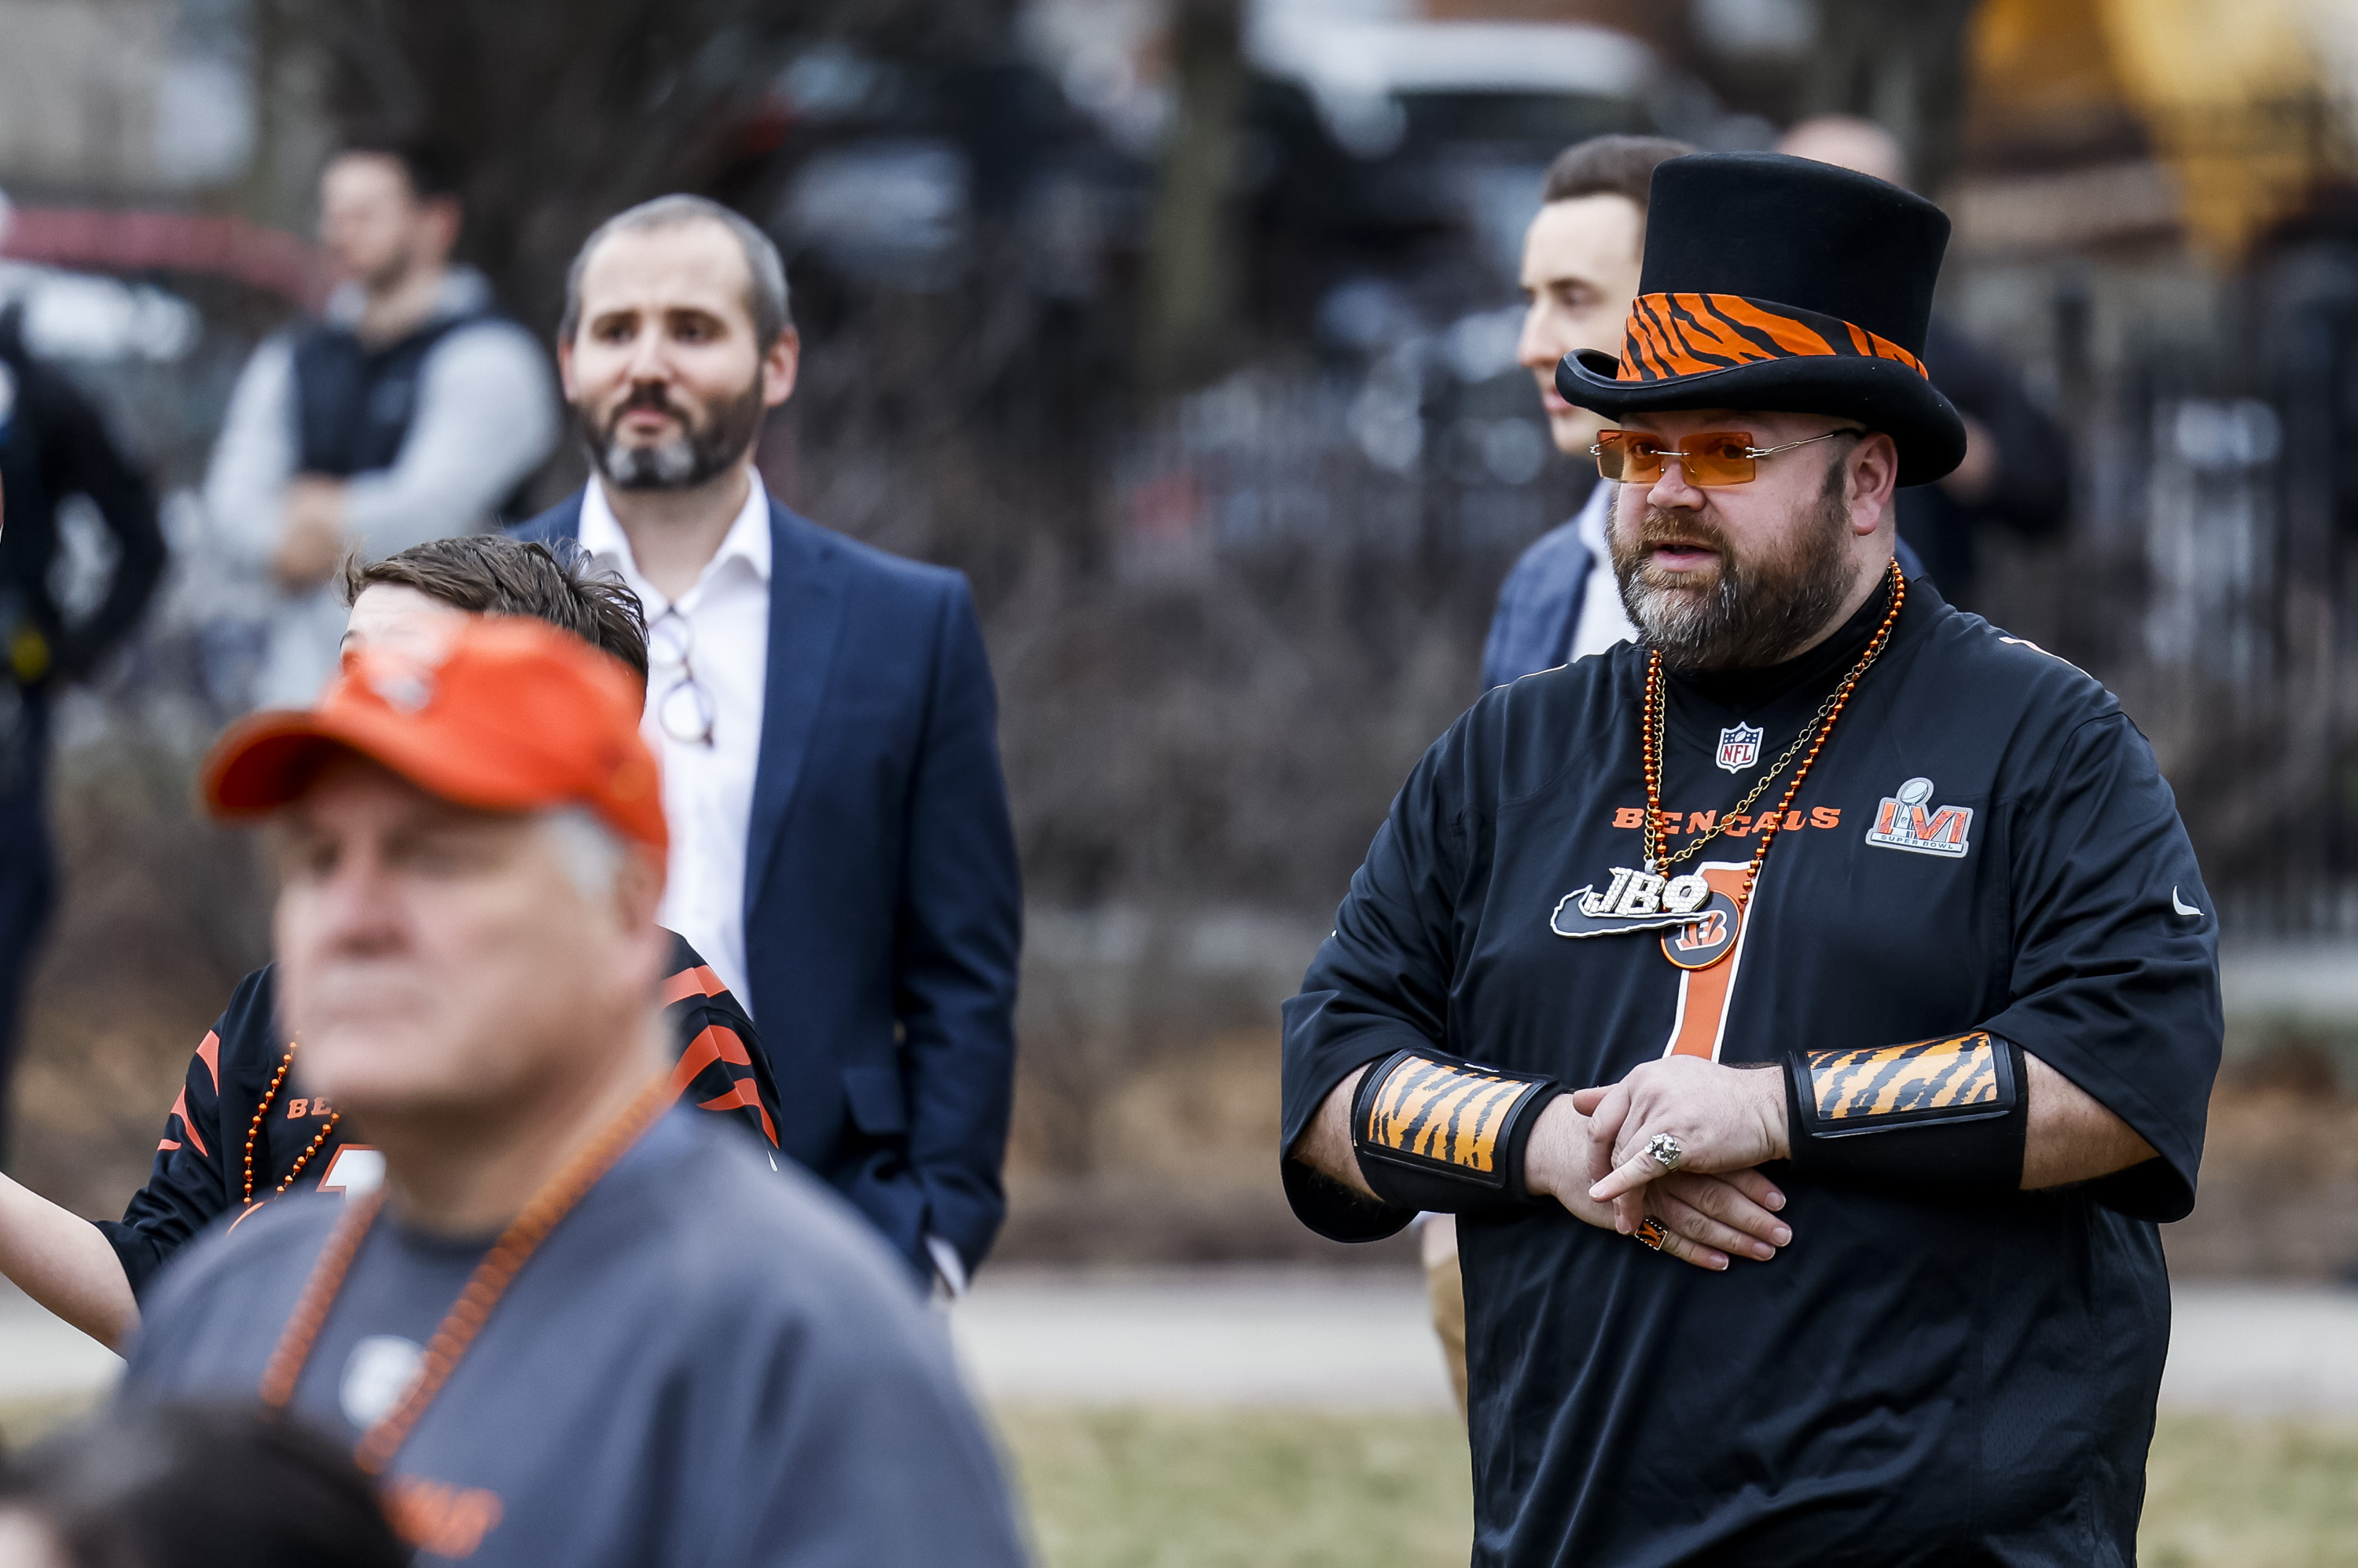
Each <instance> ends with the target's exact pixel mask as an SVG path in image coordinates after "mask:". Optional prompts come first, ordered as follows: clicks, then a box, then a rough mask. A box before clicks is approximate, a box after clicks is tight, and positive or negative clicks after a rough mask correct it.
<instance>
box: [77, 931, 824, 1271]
mask: <svg viewBox="0 0 2358 1568" xmlns="http://www.w3.org/2000/svg"><path fill="white" fill-rule="evenodd" d="M671 943H672V951H671V960H670V978H669V979H666V980H665V982H664V985H663V1008H664V1022H665V1024H666V1025H667V1026H668V1027H669V1029H670V1031H671V1035H672V1041H673V1043H674V1044H676V1046H677V1047H678V1049H679V1064H678V1066H677V1067H676V1069H675V1070H674V1073H673V1076H672V1082H673V1083H674V1085H675V1086H676V1087H677V1088H678V1090H679V1095H680V1098H681V1099H682V1100H683V1101H685V1102H686V1103H687V1104H689V1105H693V1106H696V1107H698V1108H699V1109H703V1110H708V1111H714V1112H717V1113H719V1114H720V1115H723V1116H726V1117H728V1118H730V1119H732V1120H737V1121H741V1122H742V1123H743V1124H744V1125H745V1126H746V1127H748V1128H750V1129H751V1130H752V1131H753V1132H754V1133H755V1134H756V1135H758V1136H759V1137H761V1138H762V1140H763V1150H764V1151H765V1152H768V1153H769V1154H770V1155H771V1163H772V1165H773V1167H774V1166H775V1164H776V1149H777V1144H778V1133H777V1125H778V1115H779V1110H778V1091H777V1086H776V1085H775V1084H773V1082H772V1081H771V1079H770V1066H769V1058H768V1057H767V1056H765V1055H764V1054H763V1051H762V1046H761V1041H760V1039H759V1037H758V1036H756V1035H755V1033H753V1021H752V1019H751V1018H749V1017H747V1016H746V1013H745V1010H744V1009H743V1008H742V1007H740V1006H739V1005H738V1003H737V999H736V997H735V996H733V995H731V994H730V991H729V989H728V988H727V987H725V986H723V985H722V984H721V983H720V980H719V977H718V976H716V975H715V974H714V973H713V972H712V970H711V968H709V967H708V966H707V965H706V963H705V962H704V960H703V958H702V957H698V954H697V951H696V949H695V948H693V947H691V946H688V945H687V939H686V938H684V937H682V936H680V935H676V934H674V935H673V936H672V939H671ZM276 968H277V966H276V965H275V964H272V965H265V966H264V967H263V968H259V969H256V970H254V973H252V974H250V975H248V976H246V977H245V979H243V980H241V981H239V982H238V987H237V989H236V990H235V991H234V992H233V993H232V995H231V997H230V1001H229V1008H228V1011H224V1012H223V1013H222V1015H221V1018H220V1019H219V1021H218V1022H215V1023H214V1024H213V1027H212V1029H211V1033H207V1034H206V1036H205V1038H204V1043H203V1044H200V1045H199V1046H198V1047H197V1053H196V1054H195V1055H194V1056H193V1057H191V1058H190V1059H189V1076H188V1079H187V1081H186V1082H185V1083H184V1084H183V1085H182V1086H181V1088H180V1098H178V1099H177V1100H175V1101H173V1102H172V1111H171V1115H170V1116H169V1117H168V1118H167V1119H166V1120H165V1123H164V1137H163V1141H161V1142H159V1143H157V1145H156V1162H155V1164H154V1165H153V1166H152V1167H151V1168H150V1169H149V1171H148V1173H147V1184H146V1186H144V1187H142V1188H140V1189H139V1191H138V1192H137V1193H135V1194H134V1195H132V1198H131V1203H130V1206H128V1207H126V1208H125V1209H124V1211H123V1217H122V1218H121V1219H119V1220H113V1219H102V1220H98V1221H95V1222H94V1223H95V1224H96V1225H97V1226H98V1227H99V1229H100V1230H102V1231H103V1232H105V1234H106V1238H107V1240H108V1241H109V1242H110V1243H112V1244H113V1246H114V1255H115V1256H116V1257H117V1258H119V1259H121V1260H123V1271H124V1274H125V1275H126V1276H128V1277H129V1279H130V1281H131V1289H132V1292H133V1293H134V1294H135V1295H138V1296H140V1297H142V1298H143V1299H144V1297H145V1296H146V1290H147V1282H148V1281H149V1280H150V1279H151V1278H152V1277H153V1276H154V1275H155V1273H156V1271H157V1270H158V1269H160V1268H161V1267H163V1265H164V1263H165V1261H166V1260H168V1259H169V1258H170V1257H171V1256H172V1255H173V1254H174V1253H175V1252H177V1251H178V1250H179V1249H180V1248H181V1247H182V1246H184V1245H186V1244H187V1243H188V1242H189V1240H190V1239H191V1238H194V1237H195V1236H196V1235H197V1233H198V1232H199V1231H200V1230H202V1229H204V1227H206V1226H208V1225H210V1224H211V1223H212V1221H213V1220H214V1219H215V1218H217V1217H220V1216H221V1215H223V1214H231V1213H235V1212H238V1211H240V1210H242V1209H243V1208H245V1207H246V1206H247V1201H248V1200H247V1193H246V1163H245V1138H246V1131H247V1129H248V1128H255V1132H254V1180H253V1199H254V1201H256V1202H267V1201H268V1200H269V1199H270V1198H272V1197H274V1196H276V1195H278V1194H279V1193H280V1191H281V1189H282V1188H283V1189H284V1190H285V1191H287V1192H289V1193H295V1192H314V1191H317V1192H341V1193H346V1194H353V1193H361V1192H365V1191H368V1190H369V1189H371V1188H373V1187H374V1186H375V1185H376V1184H378V1182H379V1181H380V1180H381V1179H382V1177H383V1176H384V1160H383V1157H382V1156H381V1155H379V1154H378V1153H377V1152H376V1151H375V1150H373V1149H371V1148H369V1147H367V1146H366V1145H365V1144H361V1143H352V1142H347V1141H344V1139H343V1138H342V1137H341V1122H336V1123H334V1124H333V1125H331V1124H330V1118H331V1117H332V1116H333V1114H334V1112H335V1107H334V1106H332V1105H330V1103H329V1102H328V1101H326V1100H325V1099H320V1098H313V1097H310V1096H307V1095H303V1094H300V1093H298V1092H297V1088H298V1087H299V1086H298V1080H299V1078H300V1074H299V1073H289V1074H288V1075H287V1081H286V1082H285V1083H283V1084H281V1085H280V1086H279V1087H278V1091H277V1093H276V1094H275V1095H273V1094H271V1093H270V1085H271V1079H272V1078H273V1077H274V1076H276V1074H277V1071H278V1065H279V1063H281V1062H282V1061H284V1060H285V1059H286V1056H287V1037H286V1036H285V1035H284V1034H283V1033H280V1031H279V1028H278V1022H277V1017H276V1009H275V1007H274V1003H273V997H272V992H273V985H272V980H273V977H274V976H275V974H276ZM265 1096H267V1097H268V1099H269V1103H268V1105H267V1106H265V1104H264V1103H263V1102H264V1099H265ZM257 1110H260V1111H262V1112H263V1113H264V1114H263V1116H262V1119H261V1122H260V1124H259V1126H258V1127H257V1126H256V1124H255V1122H254V1113H255V1112H256V1111H257Z"/></svg>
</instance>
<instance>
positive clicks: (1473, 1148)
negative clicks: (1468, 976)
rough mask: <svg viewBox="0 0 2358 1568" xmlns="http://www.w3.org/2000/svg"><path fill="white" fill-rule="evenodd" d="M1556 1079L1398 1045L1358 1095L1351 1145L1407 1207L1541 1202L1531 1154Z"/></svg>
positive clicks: (1366, 1168) (1379, 1184)
mask: <svg viewBox="0 0 2358 1568" xmlns="http://www.w3.org/2000/svg"><path fill="white" fill-rule="evenodd" d="M1562 1093H1563V1085H1561V1084H1559V1083H1557V1082H1556V1081H1555V1080H1554V1079H1552V1078H1545V1077H1541V1076H1537V1075H1534V1074H1531V1073H1504V1072H1499V1071H1498V1070H1497V1069H1495V1068H1491V1067H1476V1066H1474V1065H1470V1064H1468V1063H1465V1062H1457V1061H1453V1060H1451V1059H1449V1058H1448V1057H1445V1056H1439V1055H1433V1054H1426V1053H1424V1052H1421V1051H1398V1052H1394V1053H1393V1054H1391V1055H1390V1056H1388V1057H1386V1058H1385V1059H1384V1060H1383V1061H1381V1062H1380V1063H1379V1064H1377V1065H1376V1066H1374V1067H1373V1068H1371V1069H1370V1070H1369V1071H1368V1076H1366V1077H1364V1078H1362V1079H1361V1080H1360V1081H1359V1090H1358V1093H1357V1094H1356V1095H1354V1096H1352V1097H1351V1147H1352V1149H1353V1150H1354V1151H1355V1152H1357V1155H1358V1157H1359V1173H1360V1175H1361V1176H1363V1177H1364V1178H1366V1180H1367V1184H1368V1186H1369V1187H1371V1188H1373V1189H1374V1191H1375V1194H1376V1195H1377V1196H1378V1197H1380V1198H1382V1199H1383V1200H1384V1202H1385V1203H1387V1204H1390V1205H1392V1206H1395V1207H1400V1208H1415V1209H1431V1210H1433V1211H1434V1212H1435V1213H1441V1214H1467V1213H1472V1212H1474V1211H1476V1210H1478V1209H1488V1208H1509V1207H1520V1206H1523V1205H1526V1204H1529V1203H1531V1201H1532V1196H1531V1191H1530V1189H1528V1188H1527V1187H1525V1186H1524V1185H1523V1151H1524V1148H1525V1147H1526V1146H1527V1145H1528V1144H1529V1143H1530V1142H1531V1129H1532V1127H1533V1126H1535V1125H1536V1124H1537V1123H1538V1121H1539V1119H1540V1111H1541V1109H1542V1108H1545V1106H1546V1105H1547V1103H1548V1101H1550V1100H1552V1099H1553V1098H1555V1097H1556V1096H1558V1095H1560V1094H1562Z"/></svg>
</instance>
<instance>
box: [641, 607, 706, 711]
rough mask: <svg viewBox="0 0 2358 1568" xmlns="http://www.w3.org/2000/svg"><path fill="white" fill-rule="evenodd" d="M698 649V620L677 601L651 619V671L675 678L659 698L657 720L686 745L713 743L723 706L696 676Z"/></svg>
mask: <svg viewBox="0 0 2358 1568" xmlns="http://www.w3.org/2000/svg"><path fill="white" fill-rule="evenodd" d="M695 653H696V623H695V622H692V621H690V620H689V619H688V618H687V616H685V615H682V614H681V613H680V612H679V609H678V607H677V606H676V605H670V606H666V607H665V609H664V611H663V613H662V614H660V615H657V616H656V617H655V618H654V620H653V621H650V622H647V664H648V665H649V667H650V673H651V674H652V675H654V676H655V677H656V679H657V680H658V681H661V680H665V679H668V680H670V681H671V684H670V685H669V686H667V687H664V690H663V695H662V696H660V697H657V698H656V699H655V722H656V723H657V724H658V725H660V726H662V728H663V732H664V733H665V734H666V735H668V736H670V737H671V738H672V739H673V740H675V741H678V742H679V743H680V744H681V745H683V746H709V745H711V744H712V729H713V723H714V721H715V720H716V719H719V711H720V708H719V703H718V702H716V701H714V700H713V696H712V693H711V692H709V691H708V690H706V689H705V687H704V684H703V683H702V682H700V681H698V679H697V678H696V665H695V663H694V655H695ZM673 670H677V671H678V672H679V674H678V676H676V678H674V677H673V676H671V672H672V671H673Z"/></svg>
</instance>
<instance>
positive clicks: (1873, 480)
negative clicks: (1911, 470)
mask: <svg viewBox="0 0 2358 1568" xmlns="http://www.w3.org/2000/svg"><path fill="white" fill-rule="evenodd" d="M1898 488H1899V448H1898V443H1896V442H1894V441H1893V440H1892V438H1890V437H1889V436H1887V435H1885V434H1884V433H1883V432H1882V431H1880V430H1875V431H1870V432H1869V433H1868V434H1867V436H1866V438H1865V439H1864V440H1862V441H1860V442H1859V443H1858V444H1857V445H1856V446H1855V447H1853V448H1852V449H1851V453H1850V460H1849V461H1848V462H1846V463H1845V464H1844V466H1843V492H1844V493H1843V501H1844V504H1845V505H1847V506H1848V507H1849V509H1850V527H1851V532H1852V533H1854V534H1856V535H1859V536H1860V537H1861V538H1865V537H1866V535H1869V534H1872V533H1874V532H1875V531H1876V530H1877V528H1880V527H1882V526H1883V519H1884V515H1885V514H1887V513H1888V512H1889V511H1890V510H1891V498H1892V496H1893V494H1894V493H1895V492H1897V491H1898Z"/></svg>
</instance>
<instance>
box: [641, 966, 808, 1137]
mask: <svg viewBox="0 0 2358 1568" xmlns="http://www.w3.org/2000/svg"><path fill="white" fill-rule="evenodd" d="M671 943H672V952H671V973H670V978H669V979H666V980H665V982H664V991H663V1001H664V1024H665V1028H666V1029H668V1030H669V1031H670V1033H671V1039H672V1045H673V1047H674V1048H675V1049H676V1050H677V1051H678V1053H679V1065H678V1068H677V1069H676V1073H675V1075H674V1076H673V1080H672V1081H673V1083H674V1084H675V1085H676V1086H677V1088H678V1093H679V1097H680V1098H682V1099H685V1100H686V1101H687V1103H688V1104H690V1105H692V1106H694V1107H696V1108H698V1110H708V1111H713V1112H716V1113H718V1114H719V1115H723V1116H729V1117H733V1118H735V1119H738V1120H740V1121H741V1122H742V1123H743V1124H744V1125H745V1126H747V1127H750V1128H752V1130H754V1131H755V1132H756V1133H758V1134H760V1135H761V1137H762V1139H763V1141H764V1142H765V1143H766V1144H767V1145H768V1147H770V1148H772V1149H775V1148H777V1146H778V1119H779V1117H780V1116H781V1115H782V1114H783V1112H782V1111H781V1109H780V1107H779V1103H778V1086H777V1085H776V1083H775V1082H773V1080H772V1078H771V1076H770V1058H769V1055H768V1054H767V1053H765V1052H764V1051H763V1049H762V1039H761V1036H760V1035H758V1034H756V1033H754V1031H753V1020H752V1017H751V1016H750V1015H748V1014H747V1012H746V1011H745V1010H744V1008H743V1007H741V1006H740V1005H739V1004H738V1001H737V998H736V995H735V994H734V993H733V992H731V991H730V989H728V988H727V987H726V986H723V985H722V984H721V983H720V977H719V976H718V975H716V974H714V973H713V972H712V968H711V966H709V965H708V964H707V963H705V961H704V959H703V957H702V956H701V955H699V954H698V952H697V950H696V949H695V948H694V947H692V946H688V942H687V937H685V936H682V935H679V934H678V933H677V932H674V933H673V934H672V938H671Z"/></svg>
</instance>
